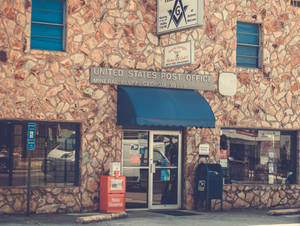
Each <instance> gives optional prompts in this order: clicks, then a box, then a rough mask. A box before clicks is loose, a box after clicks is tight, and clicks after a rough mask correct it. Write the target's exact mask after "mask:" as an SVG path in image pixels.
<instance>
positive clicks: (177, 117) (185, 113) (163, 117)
mask: <svg viewBox="0 0 300 226" xmlns="http://www.w3.org/2000/svg"><path fill="white" fill-rule="evenodd" d="M117 124H118V125H123V126H144V125H147V126H179V127H181V126H182V127H186V126H190V127H192V126H195V127H200V128H214V127H215V117H214V114H213V112H212V110H211V108H210V106H209V104H208V103H207V101H206V100H205V99H204V98H203V97H202V96H201V95H200V94H199V93H197V92H195V91H193V90H178V89H163V88H148V87H129V86H119V87H118V120H117Z"/></svg>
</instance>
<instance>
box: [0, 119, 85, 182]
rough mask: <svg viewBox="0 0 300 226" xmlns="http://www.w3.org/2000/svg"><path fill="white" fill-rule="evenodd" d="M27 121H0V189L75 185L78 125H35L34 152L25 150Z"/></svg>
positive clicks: (43, 123)
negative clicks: (2, 187) (28, 178)
mask: <svg viewBox="0 0 300 226" xmlns="http://www.w3.org/2000/svg"><path fill="white" fill-rule="evenodd" d="M27 124H28V123H27V122H20V121H0V186H25V185H27V177H28V165H29V164H28V163H29V156H30V162H31V164H30V165H31V169H30V173H31V174H30V179H31V186H36V185H40V186H43V185H61V184H62V185H77V184H78V175H79V170H78V157H79V147H80V143H79V127H80V125H79V124H78V123H47V122H37V123H36V137H35V149H34V150H32V151H30V153H29V151H28V150H27V146H26V145H27Z"/></svg>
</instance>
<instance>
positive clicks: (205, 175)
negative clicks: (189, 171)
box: [194, 163, 223, 210]
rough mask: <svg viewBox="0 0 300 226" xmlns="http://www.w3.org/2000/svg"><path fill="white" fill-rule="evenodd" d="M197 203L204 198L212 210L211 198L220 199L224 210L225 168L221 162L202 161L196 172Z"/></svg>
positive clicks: (207, 208) (207, 206) (208, 208)
mask: <svg viewBox="0 0 300 226" xmlns="http://www.w3.org/2000/svg"><path fill="white" fill-rule="evenodd" d="M195 173H196V174H195V194H194V196H195V203H198V201H199V200H204V201H205V204H206V210H211V200H212V199H220V201H221V210H223V170H222V166H221V165H220V164H205V163H201V164H199V165H198V167H197V168H196V172H195Z"/></svg>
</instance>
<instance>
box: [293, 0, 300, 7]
mask: <svg viewBox="0 0 300 226" xmlns="http://www.w3.org/2000/svg"><path fill="white" fill-rule="evenodd" d="M291 5H292V6H298V7H300V0H291Z"/></svg>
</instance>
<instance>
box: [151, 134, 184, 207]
mask: <svg viewBox="0 0 300 226" xmlns="http://www.w3.org/2000/svg"><path fill="white" fill-rule="evenodd" d="M149 141H150V142H149V150H150V151H149V188H148V189H149V193H148V200H149V203H148V207H149V208H150V209H161V208H174V209H176V208H180V203H181V200H180V198H181V195H180V194H181V187H180V185H181V133H180V132H174V131H150V134H149Z"/></svg>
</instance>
